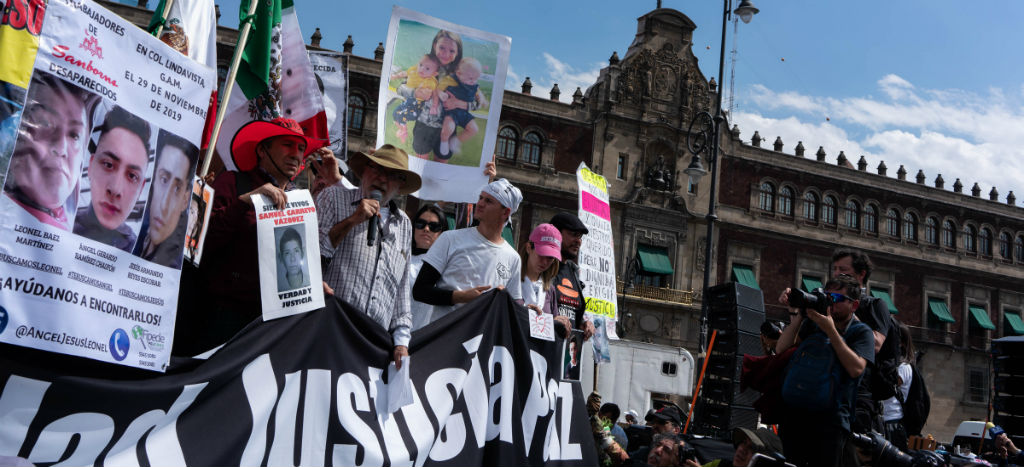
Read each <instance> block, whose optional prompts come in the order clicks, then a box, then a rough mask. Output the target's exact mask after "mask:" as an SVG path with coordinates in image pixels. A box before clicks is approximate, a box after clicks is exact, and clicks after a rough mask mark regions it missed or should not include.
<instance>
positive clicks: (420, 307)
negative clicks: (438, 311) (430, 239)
mask: <svg viewBox="0 0 1024 467" xmlns="http://www.w3.org/2000/svg"><path fill="white" fill-rule="evenodd" d="M425 255H426V253H424V254H422V255H413V256H412V257H411V258H409V286H410V287H412V284H415V283H416V276H418V275H419V274H420V268H421V267H423V256H425ZM409 307H410V308H411V309H412V328H411V329H410V330H411V331H415V330H417V329H419V328H422V327H423V326H426V325H428V324H430V322H431V321H432V320H431V316H433V314H434V305H431V304H428V303H423V302H419V301H416V300H412V301H411V302H410V303H409Z"/></svg>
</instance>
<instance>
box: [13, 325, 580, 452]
mask: <svg viewBox="0 0 1024 467" xmlns="http://www.w3.org/2000/svg"><path fill="white" fill-rule="evenodd" d="M481 339H482V335H478V336H476V337H474V338H472V339H470V340H468V341H466V342H464V344H463V346H464V348H465V349H466V351H467V354H468V355H469V356H470V358H471V361H472V363H471V365H470V370H469V372H467V371H465V370H463V369H461V368H442V369H439V370H437V371H434V372H433V373H431V374H430V375H429V376H428V377H427V379H426V384H425V388H424V390H425V392H426V394H425V397H423V398H421V397H420V394H419V393H418V392H417V391H416V389H415V388H413V391H412V392H413V394H412V403H411V404H409V405H406V406H404V407H402V408H401V409H400V410H399V412H400V413H401V414H402V416H401V417H397V416H394V414H391V415H388V414H386V412H385V411H384V410H382V409H383V408H384V407H386V405H387V404H386V401H383V400H381V398H383V397H385V395H386V394H387V384H386V383H384V382H383V381H382V380H381V378H380V377H381V374H382V371H383V370H382V369H380V368H373V367H367V375H366V376H365V377H360V376H358V375H356V374H354V373H351V372H349V373H344V374H342V375H340V376H338V379H337V385H336V387H335V388H334V392H335V398H334V401H335V403H336V404H337V412H336V417H337V418H336V420H335V421H336V422H338V423H340V425H341V427H342V429H343V430H344V431H345V432H347V433H348V434H349V435H350V436H351V437H352V439H354V440H355V443H356V444H333V445H328V440H327V433H328V426H329V424H330V422H331V417H330V415H331V412H330V405H331V398H330V394H331V390H332V388H331V384H332V377H333V376H332V372H331V371H329V370H324V369H308V370H299V371H296V372H292V373H288V374H286V375H283V379H284V387H283V388H280V387H279V386H278V383H277V381H278V378H281V377H282V376H280V375H278V374H277V373H275V371H274V367H273V363H272V362H271V358H270V355H269V354H262V355H259V356H258V357H256V358H254V359H253V360H252V361H250V362H249V363H248V364H247V365H246V366H245V368H244V369H243V370H242V378H241V380H242V389H243V390H244V392H245V397H246V402H247V403H248V406H249V411H250V414H251V416H252V429H251V432H250V433H249V436H248V441H247V442H246V445H245V447H244V448H243V450H242V453H241V460H240V464H241V465H259V464H264V463H266V464H269V465H293V464H295V462H294V459H295V452H296V449H298V450H299V452H300V456H299V457H300V459H301V462H300V464H299V465H316V464H323V463H325V462H326V460H327V458H326V457H327V455H330V456H331V461H332V463H333V464H335V465H380V464H383V463H384V460H385V456H386V457H387V459H388V460H389V463H390V465H401V466H416V467H421V466H422V465H423V464H424V463H425V462H426V461H427V458H428V456H429V457H430V459H432V460H435V461H444V460H448V459H452V458H454V457H456V456H457V455H459V454H460V453H461V452H462V451H463V450H464V449H465V448H467V447H473V446H474V445H475V446H476V447H478V448H479V447H482V446H483V445H484V441H492V440H494V439H496V438H497V439H499V440H500V441H502V442H506V443H512V442H514V439H513V438H514V436H513V429H514V428H515V426H514V423H513V417H514V416H513V407H512V401H513V400H514V391H515V376H514V375H515V373H516V362H515V360H514V359H513V354H512V352H510V351H509V349H507V348H505V347H503V346H494V347H493V349H492V350H491V353H490V355H487V356H486V361H487V368H488V369H489V370H490V372H489V373H490V379H489V381H488V379H487V377H486V376H485V375H484V373H483V368H484V367H482V364H481V362H483V361H484V358H485V357H484V356H482V355H479V350H480V349H479V346H480V342H481ZM528 364H532V378H531V379H532V381H531V382H530V391H529V394H528V396H527V397H526V400H525V403H524V406H523V408H522V410H523V413H522V416H521V419H520V421H521V422H522V430H523V439H524V440H525V454H527V455H528V454H529V452H530V446H531V444H532V442H533V439H534V434H535V433H536V431H537V430H543V431H544V433H545V437H544V446H545V449H544V460H545V461H546V460H548V459H552V460H580V459H582V458H583V457H582V452H581V449H580V445H579V443H571V442H570V433H571V432H570V430H571V429H572V428H573V427H572V425H571V415H572V408H573V403H574V400H573V393H572V385H571V384H569V383H559V382H558V381H557V380H555V379H553V378H548V379H546V380H545V377H546V375H547V373H548V365H547V361H546V359H545V357H544V356H543V355H542V354H540V353H538V352H536V351H533V350H531V351H530V363H528ZM303 379H305V391H302V389H301V388H302V381H303ZM207 385H208V383H207V382H199V383H195V384H190V385H185V386H183V387H182V388H181V392H180V394H179V395H178V397H177V398H176V400H175V401H174V402H173V403H172V404H171V406H170V407H169V408H167V409H166V411H165V410H162V409H154V410H149V411H147V412H145V413H143V414H141V415H139V416H138V417H136V418H135V419H133V420H132V421H131V422H130V423H129V424H128V426H127V427H126V428H125V430H124V432H123V433H121V435H120V436H119V437H118V438H117V439H116V440H115V439H114V436H113V435H114V434H115V426H116V425H115V421H114V419H113V418H111V416H110V415H108V414H105V413H97V412H79V413H70V414H66V415H65V416H63V417H61V418H59V419H57V420H54V421H53V422H50V423H49V424H47V425H46V426H45V427H44V428H43V430H42V432H41V433H40V434H39V436H38V438H36V439H35V440H34V442H33V445H31V446H23V444H24V443H25V441H26V439H27V437H28V429H29V427H30V426H31V425H32V424H33V423H34V422H35V423H38V422H36V420H35V418H36V416H37V414H38V413H39V410H40V408H41V405H42V401H43V398H44V396H45V395H46V392H47V391H48V390H49V389H50V387H51V383H49V382H46V381H39V380H35V379H31V378H25V377H21V376H18V375H12V376H11V377H10V378H9V379H8V380H7V382H6V383H5V384H4V386H3V389H2V392H0V420H4V424H3V425H2V426H0V453H18V452H20V451H21V450H22V449H29V448H30V452H31V453H30V455H29V461H31V462H34V463H53V462H58V461H60V460H61V458H62V457H64V456H66V455H70V457H68V458H67V459H65V460H64V461H63V462H61V464H60V465H86V464H97V463H99V464H105V465H125V466H138V465H142V464H144V463H148V464H150V465H153V464H160V465H185V462H186V460H185V455H184V452H183V449H182V446H181V442H180V440H179V438H178V430H177V425H178V420H179V418H180V417H181V415H182V414H183V413H184V412H185V411H186V410H188V409H189V407H191V406H192V404H193V403H194V402H195V400H196V399H197V398H198V396H199V395H200V393H201V392H202V391H203V390H204V389H205V388H206V387H207ZM279 390H280V392H279ZM460 400H461V401H462V403H464V405H465V407H466V411H467V412H468V413H463V412H461V411H454V412H453V410H454V409H455V407H456V404H457V403H458V402H459V401H460ZM559 404H560V405H559ZM299 406H302V407H303V408H304V409H303V414H302V419H301V420H302V423H301V424H300V423H299V418H298V407H299ZM428 410H429V411H431V412H432V413H433V419H435V420H437V423H438V425H437V426H438V427H440V430H438V431H435V428H434V426H433V425H432V424H431V417H429V416H428V415H427V411H428ZM556 411H557V413H556ZM545 417H548V420H549V421H548V422H547V425H546V426H538V421H539V420H542V419H543V418H545ZM372 418H376V419H377V423H378V424H379V426H380V433H382V435H383V439H384V445H381V444H380V442H379V441H378V437H377V434H376V433H377V432H378V431H377V430H374V429H373V428H371V426H370V425H369V424H368V423H367V420H370V419H372ZM271 419H273V420H274V427H273V430H274V435H273V440H272V441H271V440H269V439H268V438H269V436H268V434H269V433H268V431H269V422H270V420H271ZM467 419H468V422H467ZM556 420H560V421H561V423H560V424H559V423H556ZM225 422H228V421H227V420H226V421H225ZM231 422H233V421H231ZM121 423H123V422H121ZM402 424H404V425H405V426H404V428H403V427H402ZM121 426H123V425H121ZM468 428H472V433H473V436H474V437H475V438H476V443H473V442H470V441H469V440H468V439H467V436H468V435H469V433H470V431H468V430H467V429H468ZM211 429H215V428H211ZM577 429H579V428H577ZM403 433H408V435H405V434H403ZM296 435H298V439H296ZM143 437H145V438H146V441H145V446H144V449H139V448H140V447H141V446H139V443H140V440H141V439H142V438H143ZM409 437H411V438H412V439H411V440H409V439H407V438H409ZM75 439H78V442H77V443H76V444H75V445H74V448H73V449H72V451H71V452H70V454H68V449H69V447H70V446H71V445H72V443H73V441H74V440H75ZM296 441H298V442H299V444H300V446H299V447H298V448H296ZM410 441H411V442H410ZM410 446H415V448H416V455H415V457H413V456H411V453H410V452H409V449H408V447H410ZM328 452H329V454H328ZM101 454H102V457H101ZM357 459H361V460H362V462H361V463H360V464H357V463H356V460H357Z"/></svg>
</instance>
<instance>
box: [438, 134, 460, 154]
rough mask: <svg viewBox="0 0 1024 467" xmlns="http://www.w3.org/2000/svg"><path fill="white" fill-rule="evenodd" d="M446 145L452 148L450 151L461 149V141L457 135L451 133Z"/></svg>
mask: <svg viewBox="0 0 1024 467" xmlns="http://www.w3.org/2000/svg"><path fill="white" fill-rule="evenodd" d="M441 144H444V143H441ZM448 146H450V147H451V148H452V152H459V151H460V150H461V149H462V141H459V138H458V137H457V136H455V135H452V137H451V138H448Z"/></svg>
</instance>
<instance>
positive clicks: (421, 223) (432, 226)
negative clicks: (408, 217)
mask: <svg viewBox="0 0 1024 467" xmlns="http://www.w3.org/2000/svg"><path fill="white" fill-rule="evenodd" d="M412 225H413V227H416V228H417V229H424V228H427V229H429V230H430V231H431V232H440V231H441V230H443V229H444V224H441V223H440V222H427V221H425V220H423V219H416V222H415V223H413V224H412Z"/></svg>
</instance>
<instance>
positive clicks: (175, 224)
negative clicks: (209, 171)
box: [134, 130, 199, 269]
mask: <svg viewBox="0 0 1024 467" xmlns="http://www.w3.org/2000/svg"><path fill="white" fill-rule="evenodd" d="M157 148H158V149H157V157H156V169H154V170H153V183H152V185H151V186H150V195H149V203H148V206H147V207H146V214H145V216H144V220H143V222H142V236H141V237H140V238H139V241H138V242H137V243H136V245H135V252H134V254H135V255H136V256H139V257H140V258H142V259H145V260H148V261H152V262H154V263H157V264H162V265H164V266H168V267H172V268H175V269H178V268H180V267H181V258H182V251H183V250H184V241H185V231H184V229H182V227H183V226H184V224H186V223H187V222H185V221H183V219H184V218H185V217H186V211H185V208H186V207H187V206H188V204H189V198H191V196H192V172H193V168H194V167H195V165H196V161H197V160H198V159H199V148H197V147H196V146H195V145H194V144H192V143H190V142H188V141H186V140H185V139H184V138H182V137H180V136H178V135H175V134H173V133H169V132H167V131H164V130H160V133H159V136H158V137H157ZM196 209H197V213H196V214H197V216H198V206H196Z"/></svg>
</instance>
